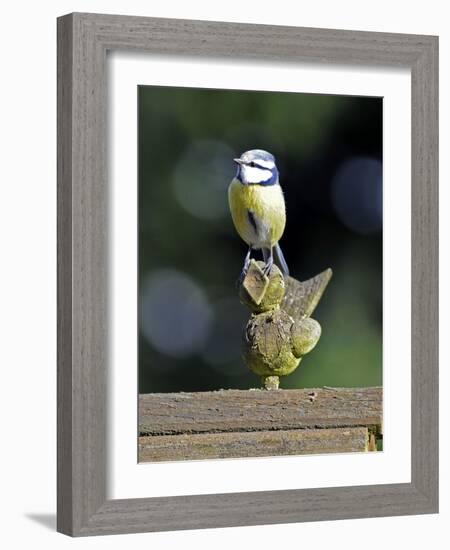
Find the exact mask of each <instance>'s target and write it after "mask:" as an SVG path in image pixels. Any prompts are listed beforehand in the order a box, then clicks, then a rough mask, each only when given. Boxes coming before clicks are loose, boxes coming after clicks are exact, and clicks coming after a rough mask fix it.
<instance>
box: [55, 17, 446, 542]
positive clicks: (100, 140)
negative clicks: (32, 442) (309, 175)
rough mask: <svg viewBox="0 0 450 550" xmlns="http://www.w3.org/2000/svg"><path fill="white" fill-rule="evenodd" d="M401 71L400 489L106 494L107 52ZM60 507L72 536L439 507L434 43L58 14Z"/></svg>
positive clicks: (60, 521) (61, 523) (61, 527)
mask: <svg viewBox="0 0 450 550" xmlns="http://www.w3.org/2000/svg"><path fill="white" fill-rule="evenodd" d="M112 50H134V51H137V52H147V53H150V54H152V53H153V54H170V55H174V56H182V55H185V54H186V53H187V52H188V54H189V55H190V56H216V57H233V58H245V59H255V60H258V59H260V60H271V61H275V62H277V61H280V62H281V61H291V62H296V61H297V62H299V61H302V62H314V63H327V64H334V65H339V64H359V65H368V66H382V65H383V66H386V65H387V66H392V67H406V68H409V69H410V70H411V84H412V87H411V94H412V96H411V102H412V113H411V122H412V126H411V158H412V166H411V168H412V174H411V175H412V177H411V198H412V243H411V246H412V249H411V252H412V262H411V281H412V295H411V307H412V312H411V331H412V333H411V334H412V338H411V340H412V348H411V357H412V360H411V385H412V394H411V442H412V443H411V482H410V483H395V484H383V485H364V486H349V487H330V488H314V489H292V490H279V491H257V492H239V493H227V494H207V495H184V496H173V497H154V498H140V499H115V500H109V499H108V498H107V482H108V456H107V445H106V437H107V433H106V432H107V430H106V425H107V416H106V415H107V392H106V390H105V389H106V387H107V368H106V367H107V363H108V311H109V309H108V289H107V285H105V281H106V280H107V278H108V245H109V235H108V179H107V152H106V145H105V142H106V139H105V136H106V127H107V124H106V123H107V111H106V104H107V101H106V98H107V75H106V53H107V52H108V51H112ZM57 413H58V415H57V417H58V449H57V451H58V460H57V467H58V480H57V492H58V504H57V529H58V531H60V532H62V533H65V534H68V535H72V536H88V535H101V534H114V533H133V532H145V531H165V530H180V529H200V528H211V527H231V526H239V525H260V524H276V523H290V522H305V521H320V520H334V519H348V518H364V517H376V516H395V515H407V514H428V513H436V512H437V511H438V38H437V37H435V36H419V35H405V34H391V33H389V34H388V33H373V32H359V31H345V30H330V29H309V28H299V27H277V26H268V25H264V26H263V25H253V24H252V25H249V24H240V23H222V22H220V23H219V22H209V21H189V20H176V19H156V18H144V17H130V16H118V15H98V14H83V13H73V14H69V15H65V16H63V17H60V18H59V19H58V411H57Z"/></svg>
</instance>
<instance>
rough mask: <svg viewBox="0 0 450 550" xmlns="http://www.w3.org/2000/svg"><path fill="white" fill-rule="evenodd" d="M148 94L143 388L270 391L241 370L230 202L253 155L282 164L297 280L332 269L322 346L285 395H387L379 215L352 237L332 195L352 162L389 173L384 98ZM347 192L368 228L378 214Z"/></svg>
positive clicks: (143, 154) (238, 259) (142, 172)
mask: <svg viewBox="0 0 450 550" xmlns="http://www.w3.org/2000/svg"><path fill="white" fill-rule="evenodd" d="M138 93H139V292H140V299H141V301H140V329H141V330H140V335H139V390H140V391H141V392H155V391H158V392H169V391H205V390H212V389H219V388H243V389H246V388H250V387H257V386H258V385H259V380H258V378H257V377H256V376H254V375H253V374H252V373H251V372H250V371H248V370H247V368H246V367H245V365H244V364H243V363H242V360H241V359H240V343H241V333H242V327H243V325H244V323H245V322H246V319H247V318H248V315H249V312H248V311H247V310H246V309H245V308H244V307H243V306H241V305H240V304H239V302H238V297H237V292H236V286H235V283H236V279H237V277H238V276H239V273H240V271H241V268H242V264H243V259H244V255H245V252H246V245H245V243H243V242H242V241H241V240H240V239H239V237H238V235H237V234H236V233H235V230H234V227H233V225H232V222H231V218H230V215H229V212H228V201H227V187H228V184H229V182H230V181H231V179H232V177H233V175H234V173H235V166H234V164H233V162H232V158H233V157H234V156H240V155H241V153H242V152H243V151H246V150H248V149H254V148H260V149H266V150H268V151H270V152H271V153H273V154H274V155H275V157H276V159H277V165H278V168H279V171H280V181H281V184H282V187H283V190H284V193H285V198H286V207H287V226H286V231H285V234H284V236H283V239H282V241H281V245H282V248H283V251H284V254H285V257H286V259H287V262H288V265H289V267H290V270H291V274H292V275H293V276H294V277H296V278H297V279H299V280H304V279H307V278H309V277H311V276H313V275H315V274H317V273H318V272H320V271H322V270H324V269H326V268H327V267H331V268H332V269H333V272H334V276H333V278H332V280H331V282H330V285H329V287H328V289H327V291H326V292H325V294H324V296H323V298H322V301H321V303H320V305H319V307H318V308H317V310H316V312H315V314H314V317H315V318H316V319H317V320H318V321H319V322H320V323H321V325H322V330H323V333H322V338H321V340H320V342H319V344H318V346H317V348H316V349H315V350H314V351H313V352H311V354H309V355H308V356H306V357H305V358H304V359H303V361H302V363H301V364H300V367H299V368H298V369H297V371H295V373H294V374H292V375H291V376H288V377H286V378H284V379H282V381H281V386H282V387H285V388H297V387H313V386H323V385H328V386H372V385H380V384H381V382H382V232H381V214H380V227H379V228H378V229H377V230H374V228H373V223H372V225H371V226H370V231H367V232H366V233H365V232H364V227H363V228H362V229H363V230H361V231H359V232H355V230H354V229H350V227H352V224H351V223H346V221H345V220H342V219H340V218H339V216H338V214H337V213H336V209H335V207H334V204H333V200H332V186H333V181H334V178H335V176H336V173H337V171H338V170H339V168H340V167H341V166H342V164H343V163H345V162H348V161H349V159H352V158H359V159H361V158H362V159H368V160H370V161H371V162H373V159H375V160H377V162H378V163H379V166H380V174H381V157H382V100H381V98H369V97H352V96H332V95H314V94H298V93H281V92H247V91H234V90H209V89H190V88H166V87H151V86H145V87H144V86H141V87H139V92H138ZM360 164H361V163H360ZM360 164H358V166H360ZM363 169H364V163H362V168H358V170H363ZM356 177H357V178H359V177H361V179H364V177H365V175H364V173H361V174H357V176H356ZM341 179H342V178H341ZM368 181H369V184H370V185H371V182H372V180H368ZM344 183H345V182H344ZM357 184H358V181H356V187H354V188H355V189H356V190H358V185H357ZM380 194H381V176H380ZM348 195H349V197H350V198H349V199H345V200H353V199H352V197H353V198H354V201H355V202H354V203H353V202H352V203H351V204H350V205H349V207H348V208H344V210H343V211H345V212H348V211H350V212H351V211H352V209H353V210H354V211H356V210H358V211H359V213H360V218H361V212H363V213H365V212H366V211H368V210H367V209H370V208H372V199H370V200H369V199H367V197H362V198H361V199H358V196H357V195H358V193H357V192H356V193H355V192H354V191H353V188H352V192H351V193H348ZM380 196H381V195H380ZM357 200H361V201H364V200H365V201H366V203H365V204H361V205H359V204H358V202H357ZM368 200H369V202H367V201H368ZM341 202H342V201H341ZM380 204H381V203H380ZM380 208H381V207H380ZM364 215H365V214H364ZM372 217H373V216H372ZM363 220H364V217H363ZM372 221H373V220H372ZM358 224H359V225H358V227H360V226H361V219H359V220H358ZM167 274H169V275H167ZM167 277H168V280H169V282H170V284H169V282H168V283H167V284H162V283H161V278H166V279H167ZM161 338H162V340H161ZM189 342H190V343H189ZM193 343H195V345H193ZM171 344H174V345H173V346H172V347H173V349H172V348H171ZM175 344H177V345H175Z"/></svg>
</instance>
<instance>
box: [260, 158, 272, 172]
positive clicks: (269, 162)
mask: <svg viewBox="0 0 450 550" xmlns="http://www.w3.org/2000/svg"><path fill="white" fill-rule="evenodd" d="M258 164H260V165H261V166H263V167H264V168H268V169H269V170H272V168H273V167H274V166H275V163H274V162H273V160H262V159H258Z"/></svg>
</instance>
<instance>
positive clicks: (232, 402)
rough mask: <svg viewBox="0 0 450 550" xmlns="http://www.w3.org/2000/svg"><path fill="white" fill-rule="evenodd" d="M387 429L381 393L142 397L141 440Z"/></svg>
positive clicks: (331, 391) (337, 390)
mask: <svg viewBox="0 0 450 550" xmlns="http://www.w3.org/2000/svg"><path fill="white" fill-rule="evenodd" d="M381 425H382V388H380V387H372V388H314V389H305V390H276V391H266V390H246V391H244V390H223V391H214V392H198V393H153V394H143V395H140V396H139V432H140V435H141V436H157V435H160V436H161V435H177V434H179V435H181V434H200V433H224V432H257V431H275V430H305V429H318V428H322V429H323V428H351V427H368V428H370V429H371V431H372V432H381ZM247 435H248V434H247Z"/></svg>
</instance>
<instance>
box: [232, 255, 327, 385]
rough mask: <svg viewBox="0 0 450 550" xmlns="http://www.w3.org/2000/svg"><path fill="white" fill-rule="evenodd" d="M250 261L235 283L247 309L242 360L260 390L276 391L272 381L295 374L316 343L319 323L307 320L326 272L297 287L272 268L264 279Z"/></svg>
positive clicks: (323, 285)
mask: <svg viewBox="0 0 450 550" xmlns="http://www.w3.org/2000/svg"><path fill="white" fill-rule="evenodd" d="M263 267H264V264H263V263H262V262H256V261H255V260H252V261H251V262H250V266H249V269H248V271H247V273H246V275H245V277H244V278H243V279H242V280H241V281H240V284H239V297H240V300H241V302H242V303H243V304H245V305H246V306H247V307H248V308H249V309H250V311H251V317H250V319H249V321H248V323H247V325H246V327H245V329H244V334H243V358H244V362H245V363H246V365H247V366H248V367H249V368H250V370H252V371H253V372H254V373H255V374H257V375H259V376H261V377H262V380H263V387H265V388H266V389H277V388H278V386H279V380H278V381H277V380H276V378H277V377H280V376H286V375H288V374H291V373H292V372H294V370H295V369H296V368H297V367H298V365H299V363H300V361H301V359H302V357H303V356H304V355H305V354H307V353H309V352H310V351H311V350H312V349H313V348H314V347H315V345H316V344H317V342H318V341H319V338H320V335H321V332H322V330H321V327H320V324H319V323H318V322H317V321H316V320H314V319H311V318H310V315H311V314H312V312H313V311H314V309H315V308H316V306H317V304H318V303H319V300H320V298H321V296H322V294H323V292H324V291H325V288H326V286H327V284H328V282H329V280H330V278H331V274H332V272H331V269H327V270H326V271H324V272H323V273H321V274H319V275H317V276H316V277H313V278H312V279H309V280H308V281H305V282H303V283H301V282H300V281H297V280H296V279H294V278H293V277H286V278H285V277H284V276H283V274H282V273H281V271H280V270H279V269H278V267H277V266H276V265H273V266H272V268H271V270H270V272H269V274H268V276H266V275H265V274H264V272H263Z"/></svg>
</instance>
